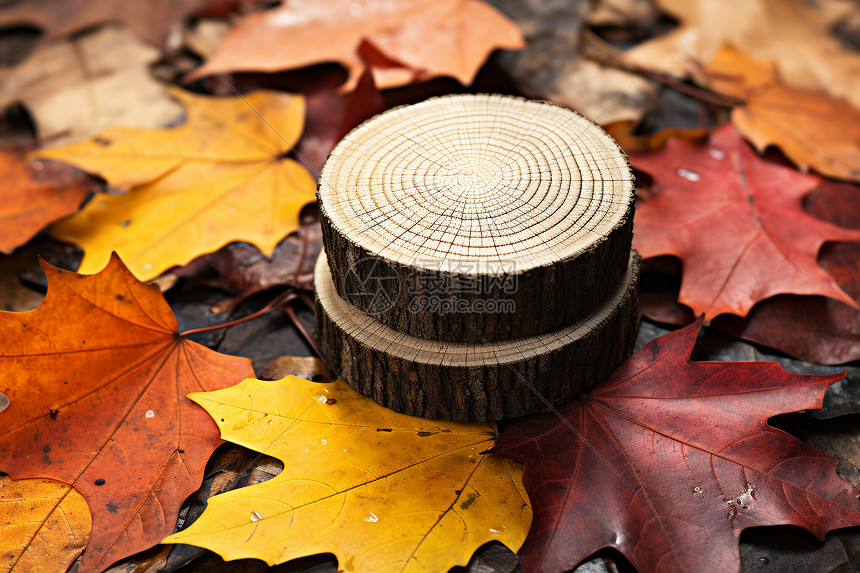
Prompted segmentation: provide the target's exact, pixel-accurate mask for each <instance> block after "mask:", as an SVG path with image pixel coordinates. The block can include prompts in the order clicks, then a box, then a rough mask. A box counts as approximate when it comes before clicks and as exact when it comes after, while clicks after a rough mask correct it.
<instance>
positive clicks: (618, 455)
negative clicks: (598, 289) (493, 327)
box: [0, 0, 860, 573]
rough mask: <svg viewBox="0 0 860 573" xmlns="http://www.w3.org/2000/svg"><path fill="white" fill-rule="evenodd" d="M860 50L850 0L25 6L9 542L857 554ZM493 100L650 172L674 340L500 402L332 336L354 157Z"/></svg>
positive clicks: (6, 106)
mask: <svg viewBox="0 0 860 573" xmlns="http://www.w3.org/2000/svg"><path fill="white" fill-rule="evenodd" d="M670 22H671V23H672V24H677V26H675V27H674V28H672V29H668V30H667V24H668V23H670ZM858 78H860V7H857V5H856V3H852V2H848V1H845V0H818V1H816V2H808V1H805V0H725V1H723V2H710V1H708V0H690V1H687V0H655V1H654V2H651V1H640V0H595V1H593V2H589V1H587V0H571V1H570V2H562V3H558V2H551V1H540V2H537V1H536V2H521V1H519V0H435V1H434V0H323V1H317V0H289V1H282V2H265V1H258V0H179V1H176V2H164V1H162V0H141V1H139V2H113V1H110V0H72V1H64V0H28V1H25V0H9V1H6V2H0V88H2V89H0V309H3V310H0V572H10V573H12V572H14V573H24V572H26V573H30V572H37V571H44V570H54V571H58V572H64V571H74V572H77V573H98V572H100V571H105V570H110V571H112V572H113V573H119V572H129V571H134V572H135V573H153V572H155V571H162V572H164V573H168V572H172V571H179V570H182V571H210V570H216V569H217V570H222V568H223V570H225V571H226V570H237V571H238V570H245V569H248V570H251V569H253V570H254V571H257V570H260V569H261V568H264V565H263V563H262V562H265V563H266V564H268V565H269V566H274V565H278V570H280V569H281V568H286V569H285V570H293V569H296V570H298V569H301V570H310V569H314V570H316V569H317V568H319V569H320V570H322V569H325V570H332V571H334V570H338V571H344V572H353V571H354V572H359V573H361V572H364V571H392V572H394V571H398V572H406V571H409V572H412V571H415V572H418V571H423V572H445V571H449V570H451V569H452V568H455V570H458V569H459V568H461V567H468V569H469V570H470V571H481V572H484V573H505V572H510V571H514V570H517V569H518V568H520V567H522V568H524V569H525V571H526V572H541V573H543V572H547V573H561V572H563V571H568V570H570V569H573V568H577V569H578V570H587V571H592V572H597V571H599V572H600V573H608V572H609V571H613V570H617V569H620V570H626V569H628V568H629V565H626V564H624V563H618V564H617V566H616V563H615V562H616V561H617V560H618V553H617V552H620V553H621V554H623V555H624V557H625V558H626V559H627V560H629V562H630V563H632V565H633V567H634V568H635V569H636V570H637V571H640V572H641V573H648V572H654V571H675V570H684V571H692V572H703V573H704V572H710V571H714V570H717V571H739V570H741V568H742V567H743V569H744V570H747V569H754V570H758V569H756V568H757V567H761V568H765V567H770V568H771V569H773V570H777V569H779V570H808V569H810V567H818V568H819V569H822V570H824V569H827V570H840V569H839V568H840V567H842V568H844V567H846V566H848V567H849V568H850V567H851V566H853V565H854V564H853V563H852V561H851V560H852V559H853V560H855V561H856V560H857V557H856V555H857V554H858V553H857V551H858V549H857V548H860V527H857V526H860V497H858V495H860V490H858V489H857V487H860V469H858V460H860V448H858V447H857V444H858V443H860V441H858V437H860V431H858V429H857V428H858V425H857V419H856V418H857V412H860V405H858V397H860V393H858V391H857V389H856V388H857V382H858V379H860V378H858V376H860V370H858V369H857V367H856V364H847V369H846V372H847V375H846V372H840V369H839V368H834V367H832V366H824V365H835V364H843V363H850V362H852V361H855V362H856V361H858V360H860V262H858V261H860V159H858V158H860V111H858V109H860V95H858V94H860V79H858ZM460 92H504V93H511V94H515V95H520V96H526V97H532V98H535V99H548V100H551V101H553V102H554V103H556V104H559V105H565V106H568V107H571V108H574V109H576V110H577V111H580V112H582V113H584V114H585V115H586V116H587V117H588V119H589V120H593V121H594V122H595V123H597V124H599V125H603V126H606V129H607V131H608V132H609V133H610V134H612V135H613V136H615V137H616V139H617V140H618V142H619V144H620V145H621V146H622V147H623V148H624V149H626V151H627V152H628V154H629V157H630V161H631V165H632V167H633V168H634V169H635V171H636V174H637V187H638V188H637V195H638V199H637V205H636V214H635V225H634V246H635V247H636V248H637V249H638V250H639V252H640V253H641V254H642V255H643V257H644V258H645V260H644V262H643V267H642V268H643V272H642V274H641V277H640V310H641V311H642V314H643V315H644V317H645V320H644V321H643V326H642V329H641V330H640V333H639V346H643V345H644V348H643V349H642V350H641V351H639V352H638V353H637V354H635V355H634V356H633V357H631V358H630V359H628V360H627V361H626V362H625V363H624V364H622V365H621V366H620V367H619V368H618V369H617V370H616V371H615V372H614V373H613V374H612V375H611V376H610V377H609V378H608V379H607V380H604V381H600V380H593V381H592V386H591V387H590V389H588V391H587V392H586V393H585V394H583V395H582V396H581V398H580V400H577V401H574V402H571V403H568V404H557V405H555V406H556V407H557V411H555V412H554V413H550V414H546V415H539V416H527V417H523V418H519V419H515V420H502V421H499V423H498V425H497V424H495V423H491V424H479V423H474V424H462V423H454V422H448V421H443V420H426V419H421V418H414V417H409V416H406V415H402V414H397V413H394V412H392V411H390V410H387V409H385V408H382V407H381V406H379V405H377V404H375V403H374V402H372V401H371V400H370V399H368V398H365V397H363V396H361V395H360V394H358V393H356V392H355V391H353V390H352V389H351V388H350V387H349V386H347V385H346V384H345V382H344V381H342V380H340V379H338V378H337V375H336V374H337V373H334V374H335V376H331V375H330V373H329V372H327V371H326V370H325V366H324V364H323V363H322V362H320V361H319V360H317V359H315V358H310V357H309V355H311V354H316V355H319V351H318V349H317V348H316V346H317V344H316V342H315V340H314V336H315V330H314V326H313V324H314V318H315V317H314V315H313V306H314V304H313V292H312V291H313V289H314V285H313V266H314V262H315V260H316V258H317V256H318V255H319V254H320V252H321V250H322V239H321V230H320V226H319V213H318V210H317V209H316V206H315V203H314V201H315V190H316V179H317V178H318V173H319V171H320V169H321V168H322V165H323V163H324V162H325V160H326V158H327V156H328V154H329V153H330V152H331V150H332V148H333V147H334V146H335V145H336V143H337V142H338V141H339V140H340V139H341V138H342V137H343V136H344V135H345V134H346V133H348V132H349V131H350V130H352V129H353V128H354V127H355V126H356V125H358V124H359V123H361V122H363V121H364V120H366V119H368V118H369V117H371V116H373V115H375V114H377V113H379V112H382V111H384V110H386V109H390V108H392V107H395V106H399V105H403V104H409V103H416V102H419V101H423V100H425V99H427V98H428V97H431V96H436V95H444V94H450V93H460ZM46 261H48V262H46ZM65 268H68V269H73V270H77V271H78V272H73V270H64V269H65ZM143 281H149V284H147V283H146V282H143ZM162 291H163V292H162ZM571 296H576V293H571ZM40 303H41V304H40ZM264 315H265V316H264ZM697 317H699V318H697ZM655 322H657V323H661V324H663V325H674V326H681V327H683V328H681V329H679V330H676V331H675V332H670V333H669V334H666V335H664V336H662V337H660V338H655V336H657V335H658V334H662V333H664V332H666V331H665V330H663V329H662V327H658V326H657V325H655ZM702 324H706V325H708V326H707V327H705V328H703V327H702ZM685 325H686V326H685ZM227 327H229V328H227ZM700 330H701V332H700ZM717 331H720V332H717ZM697 336H698V337H699V338H698V341H699V343H700V344H698V345H697V343H696V341H697ZM736 337H737V338H736ZM738 338H743V339H745V340H748V341H752V342H754V343H756V344H757V345H758V346H756V347H752V346H750V345H749V344H746V343H744V342H743V341H741V340H738ZM649 340H650V343H649V342H648V341H649ZM694 346H695V351H694ZM714 346H716V347H719V349H718V350H716V351H715V350H713V347H714ZM736 348H740V350H737V349H736ZM728 349H731V351H730V350H728ZM768 349H775V350H776V351H778V352H780V353H783V354H780V355H776V356H775V357H773V356H771V357H769V358H768V359H778V360H780V361H782V362H783V364H784V365H785V366H786V368H790V369H792V371H797V372H806V373H807V374H814V375H801V374H794V373H791V372H788V371H786V370H783V369H782V368H781V367H780V366H779V365H777V364H776V363H773V362H717V361H713V360H711V361H704V360H702V361H699V360H698V358H699V357H707V358H714V357H717V358H720V359H721V360H741V359H742V360H759V359H760V356H761V353H766V352H770V350H768ZM323 350H324V349H323ZM601 351H602V349H600V348H595V349H594V352H601ZM691 353H693V355H694V356H695V357H696V358H697V359H696V360H693V358H691ZM785 354H787V355H789V356H791V357H798V358H800V359H802V360H809V361H812V362H816V363H818V364H809V363H805V362H800V361H794V360H792V359H791V358H789V357H786V356H785ZM380 367H384V366H380ZM255 369H256V373H255ZM255 374H256V376H255ZM295 375H298V376H301V378H300V377H296V376H295ZM524 375H527V374H526V373H524ZM563 375H564V373H562V376H563ZM303 378H307V379H303ZM825 392H827V397H826V399H825ZM822 404H823V409H821V410H817V409H818V408H822ZM779 414H787V415H786V416H780V417H779V418H777V419H776V420H771V419H770V417H772V416H776V415H779ZM828 417H829V419H827V418H828ZM824 422H826V424H825V423H824ZM777 426H778V427H779V428H783V429H786V430H787V431H790V432H791V435H790V434H789V433H787V432H786V431H783V430H782V429H777ZM499 432H501V434H500V433H499ZM793 436H797V437H799V438H800V439H802V440H803V441H800V439H797V438H796V437H793ZM225 440H226V442H225ZM812 446H815V447H819V448H821V450H823V451H824V452H828V453H829V454H833V455H835V456H836V457H837V458H838V460H839V466H838V467H837V461H836V459H834V458H831V457H830V456H829V455H827V454H825V453H823V452H822V451H819V450H816V449H813V447H812ZM837 472H838V473H837ZM842 478H844V479H845V480H848V481H843V479H842ZM849 482H851V483H849ZM852 484H853V485H852ZM773 525H791V526H797V527H795V528H782V529H774V528H762V527H761V526H773ZM837 528H844V529H841V531H839V532H834V533H829V532H830V531H831V530H834V529H837ZM789 529H792V531H793V532H792V534H791V535H788V534H787V533H786V532H787V531H789ZM803 530H805V532H804V531H803ZM745 531H746V533H744V534H743V536H742V535H741V534H742V533H743V532H745ZM762 531H764V532H768V531H769V532H771V533H765V534H763V536H759V537H756V535H757V532H759V534H760V532H762ZM774 531H775V532H776V533H773V532H774ZM809 532H811V533H809ZM825 534H827V539H826V541H825V542H824V544H823V545H822V544H818V545H816V543H815V541H814V540H813V539H812V537H811V536H812V535H814V536H817V537H818V538H819V539H823V538H824V536H825ZM768 535H769V536H770V537H768ZM804 535H805V536H806V537H803V536H804ZM797 536H800V537H797ZM762 539H764V540H765V541H762ZM796 539H800V542H797V543H795V541H794V540H796ZM839 544H842V545H840V546H839V547H836V549H834V547H835V546H836V545H839ZM613 550H615V551H613ZM222 558H223V560H228V561H231V560H240V559H246V560H247V561H244V562H243V561H239V562H235V563H227V564H224V563H222ZM297 559H298V560H299V561H295V562H293V563H288V562H291V561H293V560H297ZM588 559H590V561H586V560H588ZM583 562H585V563H583ZM280 564H285V565H283V566H281V565H280ZM579 565H582V569H579V568H578V566H579Z"/></svg>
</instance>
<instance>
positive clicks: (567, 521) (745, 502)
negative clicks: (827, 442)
mask: <svg viewBox="0 0 860 573" xmlns="http://www.w3.org/2000/svg"><path fill="white" fill-rule="evenodd" d="M699 327H700V324H699V323H694V324H692V325H690V326H688V327H686V328H684V329H681V330H678V331H676V332H673V333H670V334H667V335H665V336H663V337H661V338H658V339H656V340H654V341H652V342H651V343H650V344H648V345H647V346H646V347H645V348H643V349H642V350H640V351H639V352H638V353H637V354H636V355H634V356H633V357H631V358H630V359H628V360H627V362H625V363H624V364H622V365H621V366H620V367H619V368H618V369H617V370H616V371H615V372H614V373H613V374H612V375H611V376H610V377H609V378H607V379H606V380H604V381H603V382H602V383H601V384H600V385H599V386H598V387H597V388H595V389H594V390H593V391H591V392H590V393H589V394H588V396H587V397H585V398H584V399H582V400H580V401H576V402H572V403H570V404H567V405H565V406H563V407H561V408H560V409H559V416H555V415H553V414H544V415H540V416H531V417H529V418H527V419H524V420H521V421H515V422H513V423H511V424H510V425H509V426H508V427H507V428H506V429H505V432H504V434H502V438H501V440H500V441H499V443H498V445H497V446H496V447H495V448H494V449H493V450H492V451H493V453H497V454H499V455H502V456H505V457H507V458H509V459H512V460H517V461H521V462H525V465H526V469H525V475H524V482H525V486H526V491H528V494H529V497H530V498H531V500H532V503H533V504H534V512H535V523H534V525H533V526H532V529H531V531H530V532H529V537H528V539H527V540H526V543H525V545H524V546H523V548H522V549H521V550H520V553H519V555H520V557H521V559H522V560H523V565H524V567H525V570H526V571H565V570H567V569H569V568H571V567H573V566H575V565H576V564H577V563H579V562H580V561H581V560H583V559H584V558H585V557H586V556H588V555H590V554H592V553H594V552H595V551H597V550H598V549H600V548H602V547H614V548H616V549H618V550H619V551H620V552H621V553H623V554H624V555H625V556H626V557H627V558H628V559H629V560H630V562H631V563H633V565H634V566H635V567H636V568H637V569H638V570H641V571H735V570H739V569H740V557H739V555H738V539H739V537H740V535H741V532H742V531H743V530H744V529H746V528H748V527H758V526H763V525H781V524H792V525H798V526H800V527H803V528H806V529H808V530H809V531H811V532H813V533H814V534H815V535H816V536H818V537H819V538H823V537H824V534H825V533H826V532H827V531H829V530H831V529H835V528H839V527H846V526H849V525H855V524H858V523H860V499H858V495H860V491H858V490H857V489H856V488H854V487H852V486H851V485H850V484H848V483H847V482H845V481H843V480H842V479H840V478H839V477H838V476H837V475H836V472H835V469H836V460H834V459H833V458H831V457H830V456H827V455H826V454H823V453H821V452H819V451H818V450H816V449H814V448H812V447H810V446H807V445H806V444H804V443H803V442H801V441H800V440H797V439H796V438H793V437H792V436H790V435H789V434H787V433H785V432H783V431H781V430H777V429H774V428H772V427H770V426H769V425H768V423H767V419H768V417H770V416H773V415H776V414H779V413H783V412H793V411H797V410H802V409H806V408H819V407H821V402H822V398H823V396H824V392H825V390H827V388H828V386H830V385H831V384H833V383H834V382H836V381H837V380H839V379H840V378H842V376H843V374H836V375H830V376H800V375H795V374H791V373H789V372H786V371H785V370H783V369H782V368H781V367H780V366H779V365H777V364H773V363H764V362H746V363H743V362H741V363H729V362H693V361H692V360H690V358H689V356H690V352H691V351H692V349H693V345H694V343H695V341H696V335H697V333H698V331H699Z"/></svg>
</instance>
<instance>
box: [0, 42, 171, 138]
mask: <svg viewBox="0 0 860 573" xmlns="http://www.w3.org/2000/svg"><path fill="white" fill-rule="evenodd" d="M158 57H159V52H158V50H156V49H155V48H153V47H152V46H148V45H146V44H144V43H142V42H141V41H140V40H138V39H137V38H135V37H134V35H133V34H132V33H131V32H130V31H129V30H127V29H125V28H118V27H113V26H109V27H104V28H100V29H98V30H96V31H94V32H90V33H87V34H83V35H81V36H77V37H75V38H71V39H58V40H54V41H51V42H46V43H43V44H40V45H39V47H38V48H37V49H36V50H35V51H34V52H33V53H32V54H31V55H30V56H29V57H28V58H27V59H26V60H24V62H22V63H21V64H20V65H18V66H17V67H15V68H12V69H10V70H8V71H5V70H4V71H0V108H2V107H6V106H8V105H10V104H12V103H15V102H18V101H20V102H22V103H23V104H24V105H25V106H26V107H27V109H28V110H29V111H30V113H31V114H32V116H33V119H34V120H35V123H36V127H37V129H38V133H39V137H40V138H41V139H42V140H44V141H47V142H49V144H50V145H51V146H57V145H66V144H69V143H73V142H75V141H80V140H81V139H84V138H87V137H90V136H91V135H94V134H96V133H98V132H99V131H101V130H103V129H107V128H108V127H112V126H114V125H128V126H131V127H160V126H162V125H166V124H168V123H170V122H171V121H175V120H176V119H177V118H179V117H181V116H182V108H181V107H180V106H179V105H178V104H177V103H176V102H175V101H174V100H173V99H171V98H170V96H169V94H168V92H167V88H165V86H164V85H162V84H161V83H159V82H157V81H156V80H155V79H153V78H152V76H151V75H150V73H149V66H150V64H152V63H153V62H154V61H155V60H157V59H158ZM71 110H74V111H73V112H72V111H71Z"/></svg>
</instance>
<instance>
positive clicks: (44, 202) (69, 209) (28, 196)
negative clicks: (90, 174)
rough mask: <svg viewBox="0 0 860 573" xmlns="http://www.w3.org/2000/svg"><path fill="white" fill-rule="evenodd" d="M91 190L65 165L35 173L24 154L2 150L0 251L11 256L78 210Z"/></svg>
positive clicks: (46, 166) (43, 166)
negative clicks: (58, 221) (36, 235)
mask: <svg viewBox="0 0 860 573" xmlns="http://www.w3.org/2000/svg"><path fill="white" fill-rule="evenodd" d="M89 188H90V186H89V184H88V179H87V177H86V176H85V175H83V174H81V173H77V172H74V170H73V169H71V168H69V167H67V166H65V165H59V164H52V163H40V164H39V170H38V172H34V170H33V169H31V168H30V166H29V165H28V164H27V161H26V159H25V158H24V154H22V153H16V152H14V151H0V252H2V253H11V252H12V251H13V250H14V249H15V248H16V247H19V246H21V245H23V244H24V243H26V242H27V241H29V240H30V239H31V238H32V237H33V235H35V234H36V233H38V232H39V230H40V229H41V228H42V227H44V226H45V225H47V224H48V223H53V222H54V221H56V220H57V219H59V218H61V217H65V216H66V215H68V214H69V213H74V212H75V211H77V210H78V207H79V206H80V204H81V201H83V200H84V197H86V196H87V191H88V190H89Z"/></svg>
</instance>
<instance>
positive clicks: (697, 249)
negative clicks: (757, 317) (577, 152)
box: [630, 125, 860, 319]
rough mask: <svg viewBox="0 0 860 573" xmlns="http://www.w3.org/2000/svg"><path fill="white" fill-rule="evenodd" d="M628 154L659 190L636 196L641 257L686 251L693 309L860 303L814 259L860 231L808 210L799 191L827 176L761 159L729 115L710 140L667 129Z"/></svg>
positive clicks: (685, 289)
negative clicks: (810, 299)
mask: <svg viewBox="0 0 860 573" xmlns="http://www.w3.org/2000/svg"><path fill="white" fill-rule="evenodd" d="M630 161H631V163H632V165H633V167H635V168H636V169H638V170H640V171H643V172H645V173H647V174H649V175H650V176H651V177H652V178H653V179H654V188H653V189H652V191H653V193H652V194H650V195H649V196H645V197H642V198H640V201H638V202H637V205H636V224H635V231H634V237H633V244H634V246H635V247H636V249H637V250H638V251H639V252H640V253H641V254H642V256H643V257H645V258H650V257H657V256H661V255H674V256H677V257H679V258H680V259H681V261H682V262H683V265H684V275H683V281H682V283H681V292H680V294H679V298H678V300H679V302H681V303H682V304H685V305H687V306H689V307H690V308H692V309H693V312H694V314H697V315H698V314H701V313H704V314H705V318H707V319H710V318H713V317H715V316H717V315H719V314H723V313H732V314H736V315H739V316H746V315H747V313H748V312H749V311H750V309H751V308H752V307H753V305H754V304H755V303H756V302H758V301H760V300H763V299H765V298H768V297H771V296H774V295H777V294H811V295H822V296H828V297H831V298H834V299H836V300H839V301H842V302H844V303H845V304H848V305H850V306H852V307H854V308H860V306H858V305H857V303H856V302H855V301H854V299H852V298H851V297H850V296H848V294H846V293H845V292H844V291H843V290H842V289H841V288H839V285H838V284H837V283H836V281H834V279H833V277H832V276H830V274H828V273H827V271H825V270H824V269H822V268H821V267H820V266H818V264H817V262H816V256H817V254H818V251H819V249H821V246H822V245H823V244H824V243H825V242H827V241H856V240H860V231H856V230H848V229H842V228H840V227H837V226H836V225H832V224H830V223H827V222H824V221H821V220H818V219H816V218H814V217H812V216H810V215H808V214H806V213H805V212H804V211H803V208H802V202H803V197H804V196H805V195H806V194H807V193H808V192H809V191H810V190H811V189H813V188H815V187H816V186H817V185H819V184H820V182H821V178H819V177H817V176H815V175H808V174H804V173H800V172H799V171H796V170H794V169H791V168H788V167H783V166H781V165H776V164H774V163H769V162H766V161H764V160H763V159H761V158H760V157H759V156H758V155H757V154H756V153H755V151H753V149H752V148H750V147H749V146H748V145H747V144H746V143H744V141H743V139H741V136H740V135H739V134H738V132H737V131H736V130H735V128H734V127H732V126H731V125H726V126H724V127H722V128H720V129H718V130H717V131H715V132H714V133H713V135H712V136H711V138H710V140H709V141H708V143H707V144H704V145H702V144H695V143H689V142H687V141H682V140H678V139H670V140H669V141H668V142H667V143H666V146H665V147H664V148H663V149H661V150H660V151H656V152H654V153H632V154H631V155H630Z"/></svg>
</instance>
